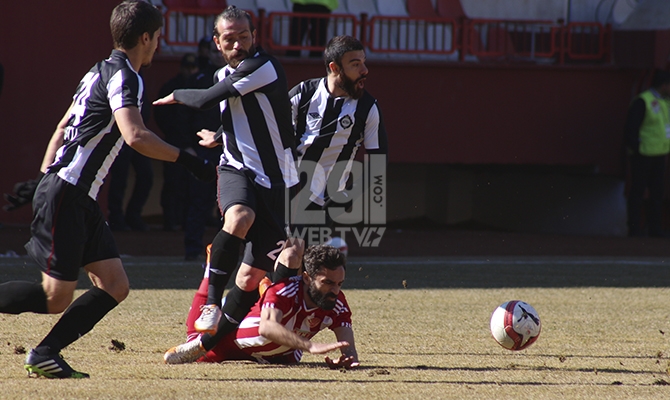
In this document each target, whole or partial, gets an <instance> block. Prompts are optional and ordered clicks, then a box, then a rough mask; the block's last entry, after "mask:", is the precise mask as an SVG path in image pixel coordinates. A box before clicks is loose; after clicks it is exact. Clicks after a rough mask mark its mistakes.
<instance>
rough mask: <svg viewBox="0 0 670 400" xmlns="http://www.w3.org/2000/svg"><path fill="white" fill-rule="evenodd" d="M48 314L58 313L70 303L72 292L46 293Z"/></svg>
mask: <svg viewBox="0 0 670 400" xmlns="http://www.w3.org/2000/svg"><path fill="white" fill-rule="evenodd" d="M46 295H47V310H48V312H49V314H60V313H62V312H63V311H65V310H66V309H67V307H68V306H69V305H70V303H72V298H73V293H63V292H61V293H47V294H46Z"/></svg>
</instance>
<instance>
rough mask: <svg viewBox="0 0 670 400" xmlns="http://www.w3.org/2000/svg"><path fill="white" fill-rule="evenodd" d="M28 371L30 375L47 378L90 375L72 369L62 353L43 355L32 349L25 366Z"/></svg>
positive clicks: (85, 376)
mask: <svg viewBox="0 0 670 400" xmlns="http://www.w3.org/2000/svg"><path fill="white" fill-rule="evenodd" d="M23 367H24V368H25V369H26V371H28V376H29V377H30V376H32V375H33V374H34V375H35V376H38V377H39V376H44V377H46V378H52V379H53V378H59V379H63V378H75V379H77V378H88V377H89V376H90V375H89V374H86V373H84V372H78V371H75V370H73V369H72V367H70V366H69V365H68V364H67V363H66V362H65V360H63V358H62V357H61V356H60V354H48V355H46V356H41V355H39V354H37V353H36V352H35V350H30V353H28V357H26V362H25V365H24V366H23Z"/></svg>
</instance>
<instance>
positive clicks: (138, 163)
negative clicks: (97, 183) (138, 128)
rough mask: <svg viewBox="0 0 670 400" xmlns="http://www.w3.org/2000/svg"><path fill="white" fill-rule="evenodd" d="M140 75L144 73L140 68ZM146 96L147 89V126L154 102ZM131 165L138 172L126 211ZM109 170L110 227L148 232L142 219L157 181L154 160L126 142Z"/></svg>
mask: <svg viewBox="0 0 670 400" xmlns="http://www.w3.org/2000/svg"><path fill="white" fill-rule="evenodd" d="M140 75H142V73H141V71H140ZM146 95H147V92H146V90H145V91H144V93H143V98H142V110H141V112H142V119H143V120H144V124H145V125H146V124H147V121H149V119H150V118H151V102H150V101H147V98H146V97H147V96H146ZM117 129H118V128H117ZM131 166H132V167H133V170H134V171H135V185H134V186H133V192H132V194H131V195H130V199H129V200H128V204H127V205H126V211H125V213H124V212H123V200H124V197H125V193H126V185H127V183H128V174H129V172H130V167H131ZM109 172H110V176H109V192H108V193H107V208H108V210H109V215H108V216H107V221H108V223H109V227H110V228H111V229H112V230H113V231H129V230H133V231H148V230H149V226H148V225H147V224H146V223H145V222H144V221H143V220H142V209H143V208H144V205H145V204H146V202H147V200H148V199H149V194H150V193H151V187H152V186H153V183H154V171H153V167H152V166H151V159H150V158H148V157H146V156H144V155H142V154H140V153H138V152H137V151H136V150H134V149H133V148H131V147H130V146H128V145H127V144H126V143H124V144H123V147H121V150H120V151H119V155H118V156H117V157H116V159H115V160H114V163H113V164H112V166H111V168H110V169H109Z"/></svg>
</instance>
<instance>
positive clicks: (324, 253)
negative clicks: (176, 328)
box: [164, 245, 359, 368]
mask: <svg viewBox="0 0 670 400" xmlns="http://www.w3.org/2000/svg"><path fill="white" fill-rule="evenodd" d="M282 253H283V252H282ZM281 257H282V254H280V259H281ZM303 263H304V271H303V272H302V275H299V276H295V277H292V278H288V279H283V280H281V281H279V282H277V283H275V284H274V285H272V286H270V287H269V288H268V289H267V290H266V291H265V292H264V293H263V295H262V296H261V298H260V299H259V300H258V301H257V302H256V304H255V305H254V306H253V307H252V309H251V311H250V312H249V313H248V314H247V316H246V317H245V318H244V320H243V321H242V322H241V323H240V325H239V327H238V328H237V329H236V330H235V331H233V332H231V333H229V334H228V335H226V336H225V337H224V338H223V339H221V341H220V342H219V343H218V344H217V345H216V346H215V347H214V348H213V349H211V350H209V351H205V349H204V348H203V347H202V345H201V344H200V340H198V335H197V333H195V328H194V326H193V321H194V320H195V319H196V318H197V315H195V316H192V315H190V314H193V313H195V314H199V312H200V311H199V310H200V305H202V304H204V303H205V302H206V300H207V299H206V297H207V294H206V292H205V291H202V290H198V293H197V294H196V296H195V298H194V299H193V304H192V306H191V310H190V311H189V318H188V320H187V330H188V334H189V336H188V337H189V338H190V339H191V340H190V341H188V342H186V343H184V344H181V345H179V346H176V347H173V348H171V349H170V350H168V351H167V352H166V353H165V356H164V360H165V362H166V363H168V364H182V363H188V362H193V361H199V362H221V361H225V360H251V361H257V362H261V363H270V364H292V363H297V362H299V361H300V359H301V358H302V354H303V352H305V351H306V352H309V353H311V354H325V353H328V352H331V351H333V350H336V349H340V351H341V352H342V354H341V356H340V357H339V358H337V359H331V358H330V357H326V358H325V361H326V363H327V364H328V366H329V367H331V368H339V367H344V368H355V367H357V366H358V365H359V362H358V355H357V353H356V347H355V345H354V332H353V330H352V328H351V310H350V309H349V305H348V304H347V300H346V297H345V296H344V293H342V292H341V291H340V288H341V287H342V283H343V282H344V276H345V270H346V261H345V257H344V255H343V254H342V253H340V251H339V250H337V249H336V248H334V247H331V246H325V245H318V246H311V247H309V248H307V250H305V255H304V259H303ZM202 287H203V285H201V288H202ZM204 287H205V288H206V287H207V285H204ZM325 328H329V329H330V330H332V331H333V332H334V333H335V337H336V338H337V342H334V343H315V342H312V341H311V340H310V339H311V338H313V337H314V335H316V334H317V333H318V332H319V331H321V330H323V329H325Z"/></svg>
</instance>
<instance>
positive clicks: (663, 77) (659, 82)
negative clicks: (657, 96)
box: [651, 69, 670, 88]
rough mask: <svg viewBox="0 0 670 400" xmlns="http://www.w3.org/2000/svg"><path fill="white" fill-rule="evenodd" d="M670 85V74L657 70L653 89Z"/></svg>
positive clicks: (653, 80) (652, 82)
mask: <svg viewBox="0 0 670 400" xmlns="http://www.w3.org/2000/svg"><path fill="white" fill-rule="evenodd" d="M668 83H670V72H668V71H665V70H662V69H657V70H656V71H655V72H654V78H653V79H652V80H651V87H653V88H659V87H661V86H663V85H667V84H668Z"/></svg>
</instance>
